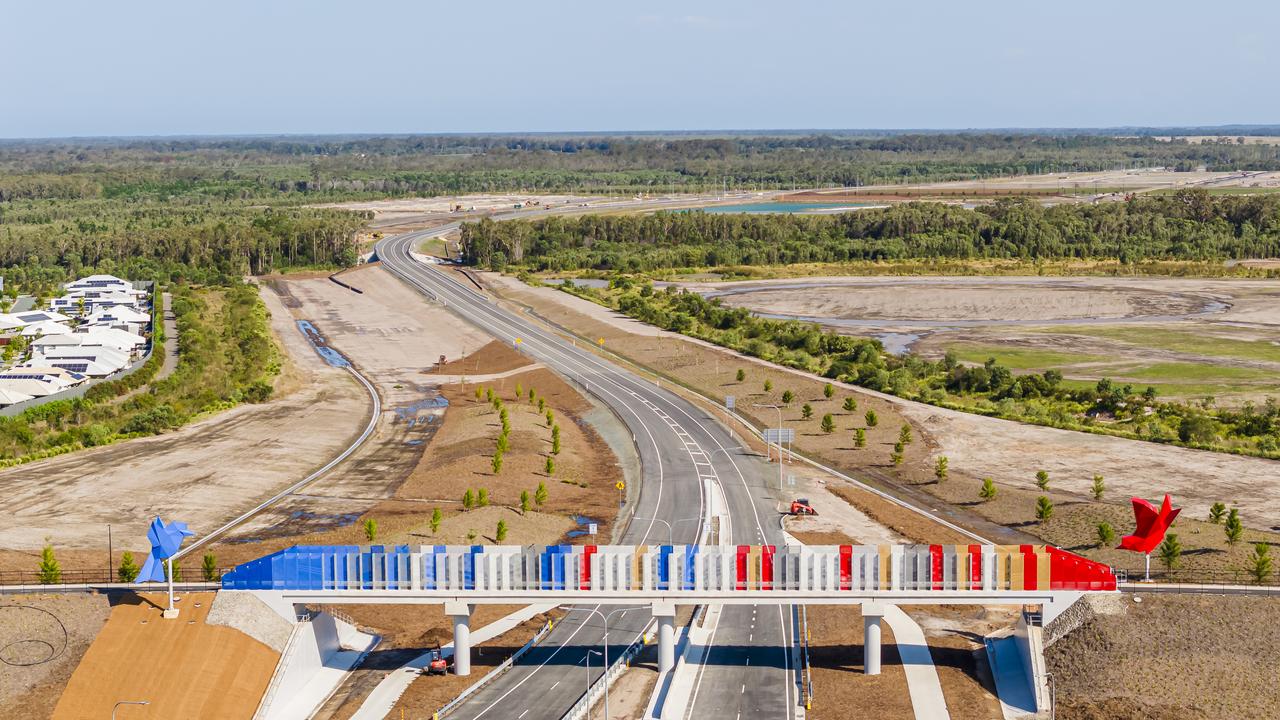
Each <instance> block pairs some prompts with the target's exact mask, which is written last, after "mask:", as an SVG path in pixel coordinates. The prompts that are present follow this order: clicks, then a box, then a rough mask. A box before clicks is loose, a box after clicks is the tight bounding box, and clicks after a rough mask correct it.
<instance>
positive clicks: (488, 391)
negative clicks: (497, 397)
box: [484, 387, 493, 402]
mask: <svg viewBox="0 0 1280 720" xmlns="http://www.w3.org/2000/svg"><path fill="white" fill-rule="evenodd" d="M484 399H485V400H486V401H487V402H493V388H491V387H487V388H485V389H484Z"/></svg>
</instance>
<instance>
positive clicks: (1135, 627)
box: [1045, 595, 1280, 720]
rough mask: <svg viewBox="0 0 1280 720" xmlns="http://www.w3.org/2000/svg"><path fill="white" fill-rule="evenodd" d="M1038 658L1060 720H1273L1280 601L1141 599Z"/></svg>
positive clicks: (1279, 707) (1277, 708)
mask: <svg viewBox="0 0 1280 720" xmlns="http://www.w3.org/2000/svg"><path fill="white" fill-rule="evenodd" d="M1141 597H1142V602H1141V603H1135V602H1133V601H1132V600H1131V599H1130V600H1127V601H1126V602H1125V604H1124V607H1125V610H1126V612H1125V613H1123V614H1120V615H1099V616H1097V617H1095V618H1094V619H1093V620H1091V621H1089V622H1087V623H1086V624H1085V625H1084V626H1082V627H1081V628H1080V629H1078V630H1076V631H1075V632H1073V633H1071V634H1069V635H1067V636H1066V637H1064V638H1063V639H1061V640H1059V641H1058V642H1057V643H1055V644H1054V645H1052V646H1051V647H1050V648H1049V649H1048V650H1047V651H1046V653H1045V659H1046V661H1047V662H1048V666H1049V670H1050V672H1052V673H1053V675H1054V679H1055V683H1056V685H1057V692H1058V717H1060V718H1063V720H1102V719H1103V718H1118V717H1123V718H1134V719H1135V720H1139V719H1140V720H1147V719H1150V720H1156V719H1157V718H1158V719H1159V720H1200V719H1202V718H1204V719H1207V718H1227V717H1235V718H1256V719H1258V720H1262V719H1263V718H1275V717H1280V692H1278V691H1277V684H1276V674H1275V668H1276V665H1277V664H1278V663H1280V626H1278V625H1277V624H1276V622H1275V618H1276V617H1277V614H1278V613H1280V600H1276V599H1267V598H1251V597H1236V596H1226V597H1220V596H1203V597H1200V596H1190V595H1188V596H1182V595H1167V596H1159V595H1142V596H1141Z"/></svg>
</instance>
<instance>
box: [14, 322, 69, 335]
mask: <svg viewBox="0 0 1280 720" xmlns="http://www.w3.org/2000/svg"><path fill="white" fill-rule="evenodd" d="M22 334H23V335H26V336H28V337H35V336H36V335H70V334H71V328H69V327H67V326H66V325H63V324H62V323H60V322H54V321H52V320H43V321H41V322H35V323H31V324H30V325H28V326H26V327H24V328H22Z"/></svg>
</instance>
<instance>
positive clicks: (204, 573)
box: [200, 553, 218, 582]
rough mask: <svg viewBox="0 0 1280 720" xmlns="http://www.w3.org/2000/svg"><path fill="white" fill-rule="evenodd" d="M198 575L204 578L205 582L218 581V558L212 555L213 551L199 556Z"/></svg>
mask: <svg viewBox="0 0 1280 720" xmlns="http://www.w3.org/2000/svg"><path fill="white" fill-rule="evenodd" d="M200 577H202V578H204V581H205V582H217V581H218V559H217V558H216V557H214V556H213V553H205V554H204V557H203V558H201V560H200Z"/></svg>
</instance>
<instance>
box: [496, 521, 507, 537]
mask: <svg viewBox="0 0 1280 720" xmlns="http://www.w3.org/2000/svg"><path fill="white" fill-rule="evenodd" d="M494 537H496V538H497V539H498V542H503V541H505V540H506V539H507V521H506V520H499V521H498V530H497V532H495V533H494Z"/></svg>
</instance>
